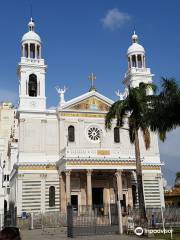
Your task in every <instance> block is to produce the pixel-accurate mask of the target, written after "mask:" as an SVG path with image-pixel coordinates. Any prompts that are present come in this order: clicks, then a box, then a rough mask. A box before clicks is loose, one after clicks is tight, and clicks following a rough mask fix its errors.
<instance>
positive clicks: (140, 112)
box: [105, 83, 155, 223]
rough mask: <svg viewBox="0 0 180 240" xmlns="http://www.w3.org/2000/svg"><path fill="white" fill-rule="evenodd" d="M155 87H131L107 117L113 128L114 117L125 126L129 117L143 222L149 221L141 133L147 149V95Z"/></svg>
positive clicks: (148, 142) (108, 125) (107, 124)
mask: <svg viewBox="0 0 180 240" xmlns="http://www.w3.org/2000/svg"><path fill="white" fill-rule="evenodd" d="M149 88H151V89H154V90H155V86H154V85H152V84H145V83H140V85H139V87H136V88H130V87H129V94H128V96H127V98H126V99H124V100H119V101H117V102H115V103H114V104H113V105H112V106H111V107H110V109H109V112H108V113H107V115H106V118H105V127H106V129H111V126H112V121H113V119H116V125H117V127H119V128H120V127H123V126H124V120H125V119H127V118H128V131H129V138H130V142H131V143H133V144H134V146H135V157H136V175H137V185H138V198H139V214H140V220H141V223H147V218H146V210H145V201H144V192H143V181H142V165H141V154H140V146H139V133H140V130H141V131H142V133H143V138H144V143H145V147H146V149H148V148H149V147H150V132H149V122H148V121H147V113H148V109H149V107H150V100H151V98H152V97H151V96H148V95H147V91H148V89H149Z"/></svg>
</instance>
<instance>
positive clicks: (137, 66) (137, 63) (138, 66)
mask: <svg viewBox="0 0 180 240" xmlns="http://www.w3.org/2000/svg"><path fill="white" fill-rule="evenodd" d="M136 67H137V68H138V67H139V66H138V56H137V55H136Z"/></svg>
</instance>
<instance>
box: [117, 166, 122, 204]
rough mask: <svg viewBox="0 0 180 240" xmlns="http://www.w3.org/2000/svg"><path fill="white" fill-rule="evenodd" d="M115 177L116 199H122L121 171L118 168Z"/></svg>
mask: <svg viewBox="0 0 180 240" xmlns="http://www.w3.org/2000/svg"><path fill="white" fill-rule="evenodd" d="M115 175H116V179H117V190H118V200H123V193H122V171H121V170H118V171H117V172H116V173H115Z"/></svg>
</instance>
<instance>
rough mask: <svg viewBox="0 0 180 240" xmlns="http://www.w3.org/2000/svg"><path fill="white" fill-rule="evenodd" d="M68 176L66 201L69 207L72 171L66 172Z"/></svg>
mask: <svg viewBox="0 0 180 240" xmlns="http://www.w3.org/2000/svg"><path fill="white" fill-rule="evenodd" d="M65 174H66V200H67V205H68V204H71V177H70V176H71V171H70V170H68V171H65Z"/></svg>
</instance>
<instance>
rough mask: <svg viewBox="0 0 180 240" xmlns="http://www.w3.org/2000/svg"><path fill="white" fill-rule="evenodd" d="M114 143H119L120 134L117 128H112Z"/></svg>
mask: <svg viewBox="0 0 180 240" xmlns="http://www.w3.org/2000/svg"><path fill="white" fill-rule="evenodd" d="M114 142H115V143H119V142H120V132H119V128H118V127H115V128H114Z"/></svg>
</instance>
